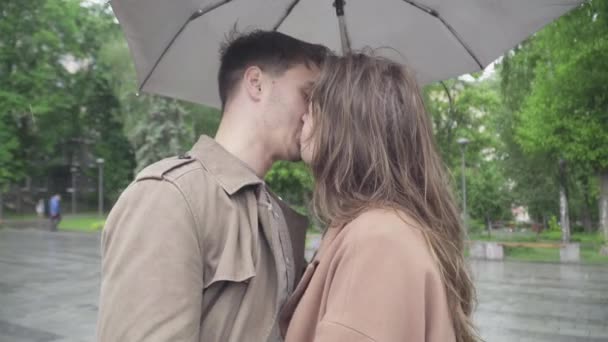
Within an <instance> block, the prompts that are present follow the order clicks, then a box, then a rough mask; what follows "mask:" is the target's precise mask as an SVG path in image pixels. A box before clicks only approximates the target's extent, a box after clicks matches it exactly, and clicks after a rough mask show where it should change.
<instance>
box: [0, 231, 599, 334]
mask: <svg viewBox="0 0 608 342" xmlns="http://www.w3.org/2000/svg"><path fill="white" fill-rule="evenodd" d="M98 251H99V235H98V234H83V233H64V232H60V233H50V232H45V231H40V230H29V229H25V230H12V229H0V341H2V342H4V341H7V342H8V341H10V342H13V341H14V342H33V341H37V342H46V341H48V342H50V341H54V342H59V341H63V342H66V341H93V340H94V334H95V333H94V331H95V320H96V312H97V296H98V291H99V284H98V282H99V252H98ZM473 269H474V271H475V277H476V283H477V287H478V292H479V301H480V304H479V308H478V311H477V313H476V318H475V319H476V322H477V324H478V325H479V327H480V330H481V333H482V336H483V337H484V338H485V339H486V341H488V342H501V341H509V342H518V341H552V342H559V341H567V342H572V341H597V342H599V341H604V342H605V341H608V267H591V266H573V265H556V264H528V263H508V262H505V263H499V262H474V263H473ZM253 342H256V341H253Z"/></svg>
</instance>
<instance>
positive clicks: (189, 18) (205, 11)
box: [139, 0, 232, 91]
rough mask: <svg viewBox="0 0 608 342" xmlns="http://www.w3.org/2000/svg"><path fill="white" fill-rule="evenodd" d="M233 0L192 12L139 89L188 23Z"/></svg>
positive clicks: (143, 84) (140, 87) (146, 80)
mask: <svg viewBox="0 0 608 342" xmlns="http://www.w3.org/2000/svg"><path fill="white" fill-rule="evenodd" d="M230 1H232V0H224V1H220V2H216V3H215V4H211V5H209V6H206V7H203V8H200V9H198V10H196V12H194V13H192V15H190V16H189V17H188V19H187V20H186V22H184V24H183V25H182V26H181V27H180V28H179V30H178V31H177V32H176V33H175V35H173V38H171V40H170V41H169V44H167V46H165V49H164V50H163V52H162V53H161V54H160V56H159V57H158V59H157V60H156V62H155V63H154V66H152V69H150V71H149V72H148V74H147V75H146V78H144V81H143V82H141V85H140V86H139V91H142V89H143V88H144V86H145V85H146V83H147V82H148V80H149V79H150V77H151V76H152V73H154V70H156V67H157V66H158V64H160V61H161V60H162V59H163V57H165V55H166V54H167V51H169V49H170V48H171V46H172V45H173V43H175V40H176V39H177V37H179V35H180V34H181V33H182V32H183V31H184V29H185V28H186V26H188V24H189V23H190V22H191V21H193V20H194V19H196V18H198V17H201V16H203V15H205V14H207V13H209V12H211V11H213V10H215V9H217V8H219V7H221V6H223V5H225V4H227V3H229V2H230Z"/></svg>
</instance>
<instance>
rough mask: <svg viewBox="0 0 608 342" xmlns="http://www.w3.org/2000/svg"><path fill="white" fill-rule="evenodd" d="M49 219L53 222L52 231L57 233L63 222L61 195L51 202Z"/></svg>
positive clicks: (54, 197) (53, 198)
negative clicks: (60, 223)
mask: <svg viewBox="0 0 608 342" xmlns="http://www.w3.org/2000/svg"><path fill="white" fill-rule="evenodd" d="M49 218H50V220H51V231H52V232H56V231H57V227H58V226H59V222H61V195H59V194H57V195H55V196H53V197H51V199H50V200H49Z"/></svg>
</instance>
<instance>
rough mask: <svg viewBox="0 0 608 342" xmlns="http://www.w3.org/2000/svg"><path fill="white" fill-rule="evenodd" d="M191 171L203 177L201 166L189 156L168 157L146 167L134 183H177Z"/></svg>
mask: <svg viewBox="0 0 608 342" xmlns="http://www.w3.org/2000/svg"><path fill="white" fill-rule="evenodd" d="M193 171H203V172H198V173H199V174H200V176H201V177H205V173H206V172H204V168H203V166H202V165H201V164H200V163H198V162H197V161H196V159H194V158H192V157H191V156H189V155H180V156H175V157H169V158H165V159H162V160H159V161H157V162H156V163H153V164H150V165H148V166H146V167H145V168H144V169H143V170H141V171H140V172H139V173H138V174H137V176H136V177H135V182H140V181H144V180H168V181H177V180H178V179H180V178H182V177H183V176H184V175H186V174H188V173H191V172H193Z"/></svg>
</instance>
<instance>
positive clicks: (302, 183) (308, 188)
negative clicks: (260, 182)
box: [266, 162, 313, 212]
mask: <svg viewBox="0 0 608 342" xmlns="http://www.w3.org/2000/svg"><path fill="white" fill-rule="evenodd" d="M266 182H267V183H268V185H269V186H270V188H271V189H272V190H273V191H275V192H276V193H277V194H278V195H279V196H281V197H282V198H283V199H284V200H285V201H287V203H289V204H291V205H294V206H299V207H300V209H301V210H300V211H304V212H306V211H307V210H305V209H306V208H307V207H308V204H309V201H310V198H311V194H312V188H313V178H312V175H311V173H310V170H309V169H308V167H307V166H306V165H305V164H304V163H302V162H300V163H290V162H278V163H275V164H274V165H273V167H272V169H270V171H269V172H268V174H267V175H266Z"/></svg>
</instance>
